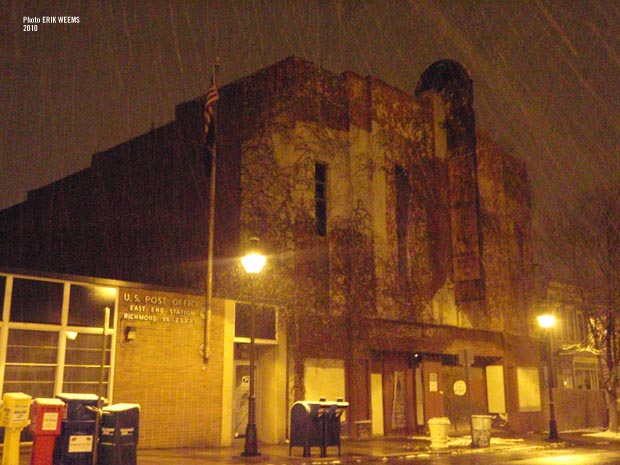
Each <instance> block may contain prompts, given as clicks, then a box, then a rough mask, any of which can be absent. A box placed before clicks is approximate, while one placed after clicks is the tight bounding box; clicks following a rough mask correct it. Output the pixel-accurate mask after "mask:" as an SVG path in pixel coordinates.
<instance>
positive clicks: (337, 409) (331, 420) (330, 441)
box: [323, 401, 349, 457]
mask: <svg viewBox="0 0 620 465" xmlns="http://www.w3.org/2000/svg"><path fill="white" fill-rule="evenodd" d="M348 406H349V403H348V402H342V401H340V402H334V403H331V405H330V406H329V407H328V408H327V411H326V413H325V416H324V419H323V421H324V422H325V425H324V434H325V436H324V440H323V453H324V455H323V456H325V455H327V448H328V447H329V446H337V447H338V456H339V457H340V431H341V428H342V425H341V417H342V414H343V413H344V411H345V410H346V408H347V407H348Z"/></svg>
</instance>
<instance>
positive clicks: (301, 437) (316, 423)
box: [288, 401, 326, 457]
mask: <svg viewBox="0 0 620 465" xmlns="http://www.w3.org/2000/svg"><path fill="white" fill-rule="evenodd" d="M325 411H326V406H324V405H322V402H307V401H299V402H295V403H294V404H293V406H292V407H291V433H290V436H291V437H290V438H289V439H290V441H289V449H288V454H289V455H291V450H292V448H293V447H303V456H304V457H310V452H311V451H310V448H311V447H320V448H321V454H323V452H324V451H323V427H324V425H323V416H324V415H325Z"/></svg>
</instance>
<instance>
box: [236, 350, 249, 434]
mask: <svg viewBox="0 0 620 465" xmlns="http://www.w3.org/2000/svg"><path fill="white" fill-rule="evenodd" d="M249 398H250V362H248V361H245V360H235V384H234V388H233V401H232V406H233V408H232V414H233V422H232V430H233V439H235V438H243V437H245V428H246V426H247V424H248V403H249Z"/></svg>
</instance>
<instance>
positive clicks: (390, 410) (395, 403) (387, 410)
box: [383, 354, 415, 436]
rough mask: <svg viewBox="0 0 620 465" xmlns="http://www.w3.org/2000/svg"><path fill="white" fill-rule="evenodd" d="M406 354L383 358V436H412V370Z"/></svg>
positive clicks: (413, 410)
mask: <svg viewBox="0 0 620 465" xmlns="http://www.w3.org/2000/svg"><path fill="white" fill-rule="evenodd" d="M407 359H408V357H407V354H400V355H399V354H397V355H393V354H385V355H384V357H383V412H384V415H383V425H384V431H385V435H386V436H388V435H392V436H395V435H406V434H413V432H414V429H415V400H414V383H413V369H412V368H411V367H409V366H408V363H407Z"/></svg>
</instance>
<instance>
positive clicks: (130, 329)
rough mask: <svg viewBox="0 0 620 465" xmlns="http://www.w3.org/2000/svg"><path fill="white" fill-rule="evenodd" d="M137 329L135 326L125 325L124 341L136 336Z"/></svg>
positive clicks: (131, 339) (129, 340)
mask: <svg viewBox="0 0 620 465" xmlns="http://www.w3.org/2000/svg"><path fill="white" fill-rule="evenodd" d="M137 332H138V329H137V328H136V327H135V326H126V327H125V341H126V342H131V341H133V340H134V339H135V338H136V334H137Z"/></svg>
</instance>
